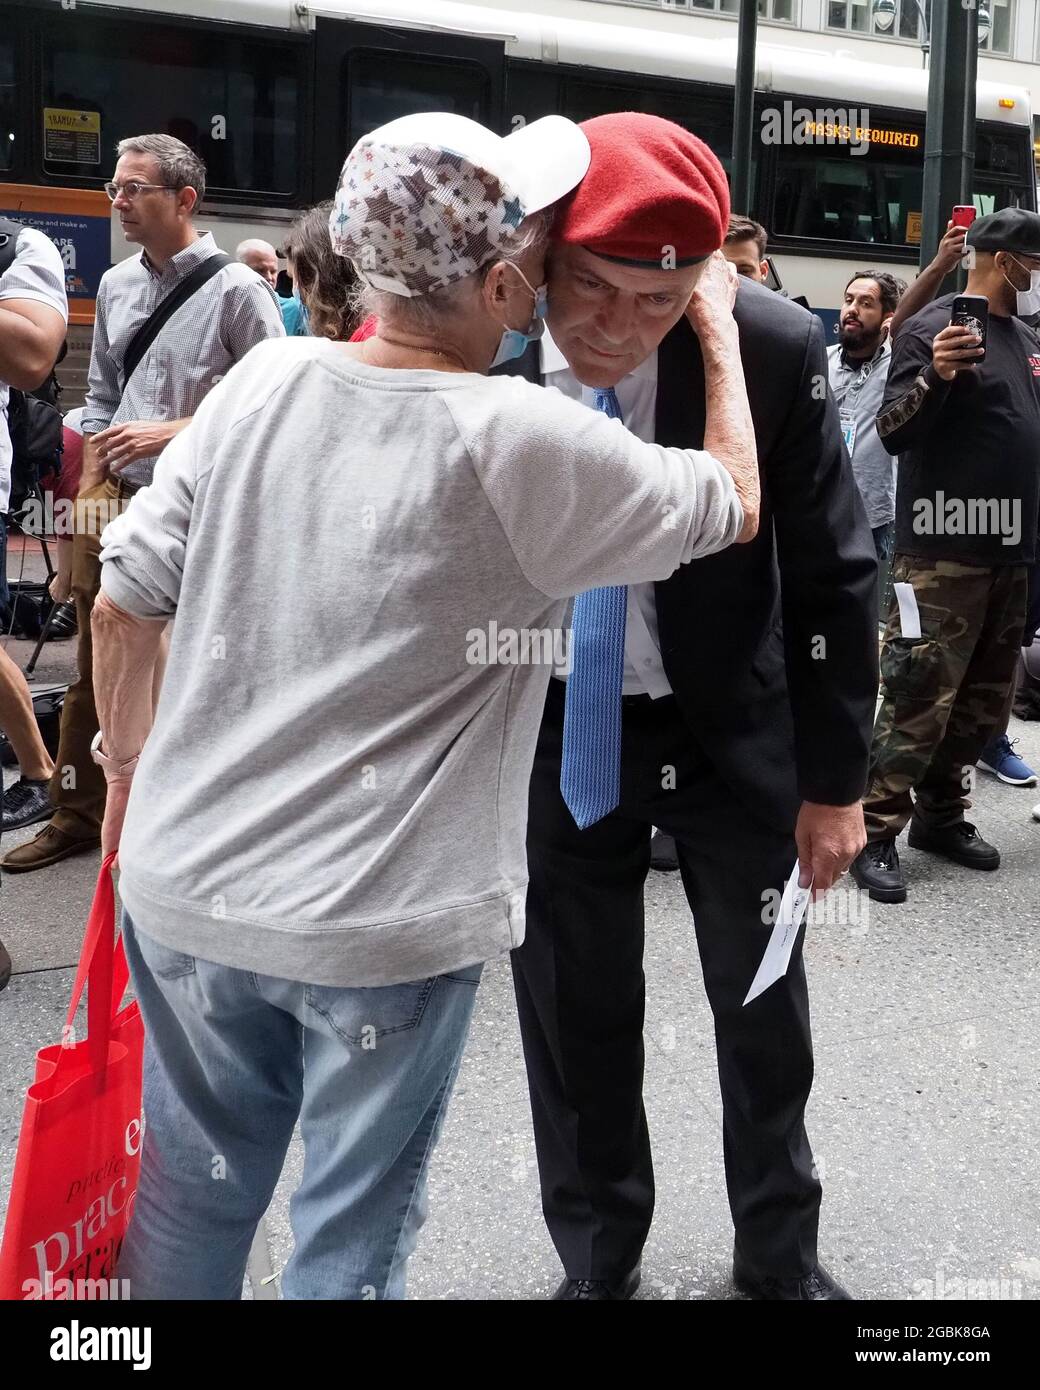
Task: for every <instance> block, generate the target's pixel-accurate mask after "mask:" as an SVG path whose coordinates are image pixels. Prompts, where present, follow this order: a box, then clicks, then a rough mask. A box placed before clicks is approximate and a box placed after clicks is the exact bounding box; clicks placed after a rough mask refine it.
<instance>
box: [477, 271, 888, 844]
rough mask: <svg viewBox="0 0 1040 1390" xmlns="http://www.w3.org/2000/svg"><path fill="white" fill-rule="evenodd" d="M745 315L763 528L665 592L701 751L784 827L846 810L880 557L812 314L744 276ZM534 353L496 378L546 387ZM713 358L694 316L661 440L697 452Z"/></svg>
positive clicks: (741, 304)
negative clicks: (705, 353)
mask: <svg viewBox="0 0 1040 1390" xmlns="http://www.w3.org/2000/svg"><path fill="white" fill-rule="evenodd" d="M734 317H735V318H736V321H737V327H738V330H739V334H740V352H741V360H742V362H743V366H744V376H745V379H746V381H747V389H748V397H749V399H750V402H751V414H752V418H753V420H754V425H755V437H756V441H757V446H758V459H759V467H760V472H761V477H762V513H761V522H760V525H759V531H758V535H757V537H756V538H755V540H753V541H751V542H750V543H749V544H747V545H734V546H731V547H730V548H729V549H728V550H725V551H723V552H721V553H720V554H718V555H712V556H709V557H708V558H707V559H703V560H693V561H691V563H690V564H688V565H682V566H680V568H679V569H678V570H676V572H675V574H673V575H672V577H671V578H670V579H666V580H664V581H663V582H661V583H658V584H657V585H656V599H657V619H658V628H659V635H660V641H661V655H662V657H663V660H664V668H665V672H666V674H667V676H668V679H669V681H670V683H671V686H672V689H673V691H674V692H675V697H676V700H677V702H678V705H679V708H680V710H681V712H682V716H683V719H684V721H685V723H686V724H687V726H688V727H689V729H690V731H691V733H692V734H693V735H694V737H695V738H696V740H697V742H698V744H700V745H701V747H702V748H703V749H704V750H705V752H706V753H707V754H708V756H709V757H710V758H711V760H712V761H713V762H714V763H715V765H716V766H717V767H718V768H719V770H720V771H721V772H722V773H723V775H724V776H726V778H727V779H728V780H729V781H730V783H731V785H733V787H734V790H735V791H736V792H737V793H738V795H740V796H741V797H742V799H744V800H745V802H746V803H747V804H748V806H749V808H750V809H752V810H754V811H756V812H759V813H762V814H764V815H765V816H766V818H767V819H768V820H769V821H770V822H771V823H772V824H774V825H777V826H784V827H789V826H791V825H793V823H794V819H795V816H796V814H797V809H798V805H799V802H800V801H802V800H806V801H818V802H823V803H825V804H828V805H848V804H849V803H851V802H853V801H855V800H856V799H857V798H858V797H860V796H862V794H863V792H864V789H865V786H866V778H867V760H868V755H869V751H870V738H871V729H872V726H873V722H874V706H875V701H876V698H877V688H878V669H877V665H878V663H877V651H878V640H877V560H876V558H875V552H874V543H873V540H872V537H871V533H870V527H869V526H868V524H867V518H866V513H865V511H864V508H863V504H862V502H861V500H860V496H859V490H858V488H857V487H856V483H855V480H854V478H853V475H852V466H851V464H850V463H849V458H848V454H847V453H846V451H845V446H844V443H843V442H842V437H841V430H840V426H839V422H838V411H837V408H836V406H835V404H834V399H833V397H832V396H831V393H830V390H829V388H828V385H827V361H826V356H825V353H824V340H823V328H822V325H821V323H820V321H819V319H817V318H816V316H815V315H814V314H810V313H808V312H807V311H806V310H804V309H802V308H800V307H799V306H798V305H796V304H792V303H791V302H790V300H787V299H784V298H782V297H781V296H780V295H778V294H775V293H774V292H773V291H771V290H767V289H764V288H763V287H762V286H761V285H757V284H754V283H753V282H751V281H749V280H746V279H745V280H741V282H740V285H739V287H738V292H737V301H736V305H735V308H734ZM539 360H540V359H539V347H538V344H537V343H534V344H532V345H531V346H530V347H529V348H528V350H527V352H526V353H525V354H524V356H523V357H522V358H520V359H519V360H518V361H516V362H512V363H509V364H508V365H507V366H506V367H504V368H500V369H498V370H500V371H508V372H512V373H513V374H519V375H522V376H525V377H527V379H528V380H530V381H536V382H540V381H541V377H540V374H539ZM704 417H705V398H704V365H703V361H702V358H701V352H700V344H699V342H698V341H697V336H696V334H695V333H694V332H693V329H692V328H691V327H690V325H689V323H688V322H687V320H686V319H685V318H683V319H681V320H680V321H679V323H678V324H676V326H675V327H674V328H673V329H672V330H671V332H670V333H669V334H668V335H667V336H666V337H665V339H664V341H663V342H662V343H661V346H660V349H659V350H658V377H657V419H656V433H655V438H656V441H657V443H659V444H666V445H678V446H681V447H683V448H701V447H702V446H703V443H704Z"/></svg>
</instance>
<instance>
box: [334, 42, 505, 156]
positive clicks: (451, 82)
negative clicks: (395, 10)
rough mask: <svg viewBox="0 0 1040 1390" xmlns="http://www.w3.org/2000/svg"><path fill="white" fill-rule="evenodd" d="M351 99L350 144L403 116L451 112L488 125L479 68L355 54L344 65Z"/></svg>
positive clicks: (365, 52) (434, 60)
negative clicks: (427, 112) (430, 112)
mask: <svg viewBox="0 0 1040 1390" xmlns="http://www.w3.org/2000/svg"><path fill="white" fill-rule="evenodd" d="M343 67H344V72H345V76H346V88H347V93H348V97H349V104H348V121H349V130H348V135H347V141H346V144H347V146H348V147H350V146H352V145H353V144H354V143H355V141H357V140H358V139H360V137H361V136H362V135H365V134H367V132H368V131H370V130H375V129H376V128H377V127H378V126H381V125H386V123H387V122H388V121H393V120H396V119H397V117H398V116H412V115H416V114H418V113H419V112H420V111H452V112H454V113H455V114H456V115H458V116H468V117H469V118H470V120H473V121H481V120H485V119H486V117H485V107H486V104H487V95H488V80H487V73H486V72H485V71H484V69H483V68H482V67H481V66H480V65H479V64H478V63H467V62H459V61H449V60H447V59H443V60H442V59H439V58H432V57H428V56H426V55H423V56H422V57H418V56H413V55H411V54H406V53H381V52H376V51H374V50H364V49H362V50H355V51H354V52H353V53H350V54H348V56H347V57H346V58H345V59H344V63H343Z"/></svg>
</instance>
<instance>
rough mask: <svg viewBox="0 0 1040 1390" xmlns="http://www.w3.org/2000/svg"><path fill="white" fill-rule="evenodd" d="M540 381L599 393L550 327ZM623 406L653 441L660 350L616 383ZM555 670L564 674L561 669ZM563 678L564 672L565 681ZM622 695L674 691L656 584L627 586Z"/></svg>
mask: <svg viewBox="0 0 1040 1390" xmlns="http://www.w3.org/2000/svg"><path fill="white" fill-rule="evenodd" d="M541 358H542V361H541V367H542V379H543V381H544V382H545V385H546V386H555V387H556V389H557V391H561V392H562V393H563V394H564V395H565V396H570V397H571V398H572V399H573V400H576V401H581V402H582V404H583V405H587V406H588V407H589V408H590V409H592V410H595V408H596V392H595V390H594V388H593V387H591V386H583V385H582V384H581V382H580V381H579V380H578V379H577V377H576V376H575V375H574V373H573V372H572V371H571V369H570V367H568V365H567V359H566V358H565V357H564V355H563V353H562V352H561V351H560V349H559V348H558V347H557V346H556V344H555V343H554V342H553V340H552V338H551V337H550V336H549V331H548V329H546V331H545V334H544V336H543V337H542V340H541ZM614 392H615V394H616V396H617V398H618V405H620V407H621V418H622V419H623V420H624V422H625V426H626V428H627V429H629V430H631V431H632V433H633V434H634V435H636V436H637V437H638V438H639V439H643V440H646V441H647V442H648V443H653V439H654V421H655V415H656V407H657V349H656V348H655V349H654V351H653V352H652V353H651V354H650V356H649V357H648V358H647V359H646V360H645V361H644V362H640V364H639V366H638V367H636V369H635V371H633V372H629V373H628V375H627V376H625V377H622V378H621V380H620V381H619V382H618V384H617V385H616V386H615V387H614ZM554 674H557V675H560V673H559V672H556V673H554ZM562 678H563V677H562V676H561V679H562ZM621 693H622V694H623V695H649V696H651V698H652V699H654V700H659V699H661V697H662V696H663V695H670V694H671V693H672V687H671V686H670V685H669V683H668V677H667V676H666V675H665V671H664V662H663V661H662V660H661V646H660V639H659V638H658V635H657V603H656V601H655V599H654V586H653V585H652V584H630V585H629V586H628V612H627V615H626V620H625V673H624V677H623V680H622V686H621Z"/></svg>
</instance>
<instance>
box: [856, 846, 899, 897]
mask: <svg viewBox="0 0 1040 1390" xmlns="http://www.w3.org/2000/svg"><path fill="white" fill-rule="evenodd" d="M849 873H850V874H851V875H852V877H853V878H854V879H855V881H856V883H857V884H858V885H859V887H860V888H865V889H866V890H867V892H868V893H869V894H870V896H871V897H872V898H873V899H874V901H875V902H876V903H905V902H906V879H905V878H904V877H903V870H902V869H901V868H900V866H899V852H898V850H897V849H896V842H895V840H894V839H888V840H871V841H870V842H869V843H868V844H867V846H866V848H865V849H861V850H860V852H859V854H857V855H856V857H855V859H854V860H853V861H852V863H851V865H850V866H849Z"/></svg>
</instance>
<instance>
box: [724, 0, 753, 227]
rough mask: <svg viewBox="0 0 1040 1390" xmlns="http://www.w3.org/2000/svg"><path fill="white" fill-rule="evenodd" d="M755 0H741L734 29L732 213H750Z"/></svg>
mask: <svg viewBox="0 0 1040 1390" xmlns="http://www.w3.org/2000/svg"><path fill="white" fill-rule="evenodd" d="M757 35H758V3H757V0H740V20H739V22H738V26H737V80H736V83H735V85H734V89H733V167H732V170H731V172H730V178H729V196H730V203H731V205H732V207H733V211H734V212H739V213H742V214H743V215H745V216H747V215H749V214H750V212H751V149H752V134H753V126H754V120H755V43H756V40H757Z"/></svg>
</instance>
